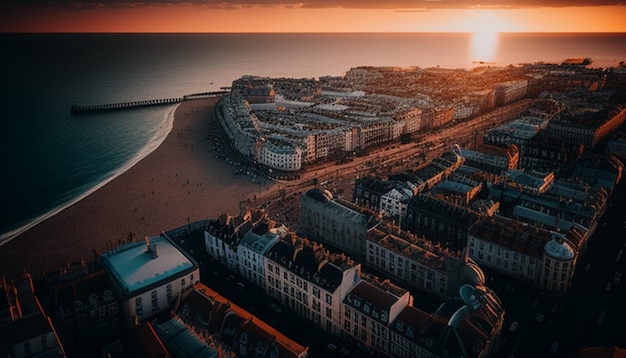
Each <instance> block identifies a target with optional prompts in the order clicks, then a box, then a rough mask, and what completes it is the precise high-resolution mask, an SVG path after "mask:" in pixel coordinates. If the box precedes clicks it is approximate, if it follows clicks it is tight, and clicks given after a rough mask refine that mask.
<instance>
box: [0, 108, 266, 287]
mask: <svg viewBox="0 0 626 358" xmlns="http://www.w3.org/2000/svg"><path fill="white" fill-rule="evenodd" d="M217 100H218V99H215V98H210V99H199V100H193V101H186V102H183V103H181V104H180V105H179V107H178V108H177V109H176V111H175V114H174V117H175V119H174V124H173V128H172V130H171V132H170V133H169V135H168V136H167V138H166V139H165V140H164V141H163V143H161V145H160V146H159V147H158V148H157V149H156V150H155V151H153V152H152V153H150V154H149V155H148V156H146V157H145V158H143V159H142V160H141V161H139V162H138V163H137V164H136V165H134V166H133V167H132V168H130V169H129V170H127V171H126V172H124V173H123V174H121V175H120V176H118V177H117V178H115V179H114V180H112V181H111V182H109V183H108V184H106V185H105V186H103V187H102V188H100V189H98V190H97V191H95V192H94V193H92V194H91V195H89V196H87V197H86V198H84V199H82V200H80V201H79V202H77V203H75V204H74V205H72V206H70V207H68V208H66V209H65V210H63V211H61V212H60V213H58V214H57V215H55V216H53V217H51V218H49V219H47V220H46V221H43V222H41V223H40V224H38V225H36V226H34V227H33V228H31V229H29V230H28V231H26V232H24V233H22V234H21V235H19V236H18V237H16V238H14V239H13V240H11V241H10V242H8V243H6V244H4V245H3V246H0V274H4V275H5V276H6V277H14V276H15V275H16V274H17V273H19V272H21V271H22V270H23V269H26V270H28V271H29V272H31V273H32V274H33V275H35V276H36V275H38V274H39V273H41V272H42V271H44V270H45V271H48V272H51V271H55V270H57V269H58V268H59V267H61V266H62V265H64V264H65V263H66V262H68V261H69V262H76V261H79V260H80V259H81V257H82V258H85V260H90V259H91V258H93V251H94V250H96V251H97V252H98V253H101V252H103V251H105V250H106V248H107V245H108V244H109V243H117V242H118V241H119V240H124V239H126V238H127V237H128V236H129V233H131V232H133V233H135V234H136V235H137V237H138V238H142V237H144V236H156V235H158V234H159V233H160V232H161V231H167V230H170V229H174V228H176V227H180V226H183V225H186V224H187V222H188V221H190V222H194V221H197V220H201V219H206V218H213V217H217V216H219V215H220V214H222V213H225V212H226V213H230V214H234V215H236V214H237V213H238V212H239V202H240V201H242V200H246V199H248V198H250V197H253V196H254V195H258V194H260V193H261V192H265V191H266V189H267V186H268V185H270V184H271V183H270V182H267V181H266V182H265V183H263V184H264V185H262V186H261V185H259V184H256V183H253V182H251V180H250V177H248V176H245V175H242V176H234V175H233V173H234V171H235V170H236V169H237V168H236V167H234V166H232V165H230V164H228V163H227V162H225V161H223V160H220V159H217V158H216V157H215V153H213V152H212V146H213V144H212V141H213V138H208V135H207V133H208V131H209V128H210V124H211V120H212V116H213V106H214V105H215V103H217Z"/></svg>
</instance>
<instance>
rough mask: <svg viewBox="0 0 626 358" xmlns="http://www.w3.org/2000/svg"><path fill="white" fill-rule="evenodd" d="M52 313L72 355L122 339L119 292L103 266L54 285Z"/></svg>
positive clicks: (97, 349)
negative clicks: (80, 276)
mask: <svg viewBox="0 0 626 358" xmlns="http://www.w3.org/2000/svg"><path fill="white" fill-rule="evenodd" d="M48 312H49V315H50V316H51V318H52V322H53V324H54V326H55V327H56V330H57V332H58V335H59V337H60V339H61V340H62V342H63V346H64V348H65V351H66V352H67V354H68V355H69V356H77V357H78V356H90V355H91V356H93V355H97V354H100V350H101V347H103V346H105V345H107V344H110V343H112V342H114V341H115V340H117V339H118V337H119V336H120V333H121V324H120V322H121V320H120V317H121V312H120V309H119V303H118V296H117V293H116V292H115V290H114V288H113V285H112V283H111V281H110V280H109V277H108V276H107V275H106V273H105V272H104V271H102V270H100V271H97V272H95V273H93V274H90V275H88V276H86V277H82V278H79V279H77V280H74V281H71V282H68V283H65V284H61V285H59V286H57V287H55V288H54V295H53V300H52V303H51V305H50V307H49V310H48Z"/></svg>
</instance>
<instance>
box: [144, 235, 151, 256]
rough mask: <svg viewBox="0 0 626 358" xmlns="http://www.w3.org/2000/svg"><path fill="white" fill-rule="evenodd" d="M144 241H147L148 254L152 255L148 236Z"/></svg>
mask: <svg viewBox="0 0 626 358" xmlns="http://www.w3.org/2000/svg"><path fill="white" fill-rule="evenodd" d="M144 240H145V241H146V252H147V253H152V248H151V247H150V240H149V239H148V237H147V236H146V237H145V238H144Z"/></svg>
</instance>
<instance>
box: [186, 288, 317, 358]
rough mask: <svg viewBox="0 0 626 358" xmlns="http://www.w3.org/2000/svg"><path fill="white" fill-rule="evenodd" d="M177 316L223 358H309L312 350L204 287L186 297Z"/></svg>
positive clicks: (190, 292) (195, 289)
mask: <svg viewBox="0 0 626 358" xmlns="http://www.w3.org/2000/svg"><path fill="white" fill-rule="evenodd" d="M177 312H178V316H179V317H180V319H181V320H182V321H183V322H184V323H185V324H186V325H187V326H188V327H189V329H190V330H191V331H193V332H197V334H198V335H199V336H200V337H202V339H203V340H204V341H205V342H207V343H208V344H209V345H210V346H212V347H214V348H216V349H217V350H219V351H220V352H222V353H223V354H225V353H229V352H232V353H234V354H237V355H238V356H240V357H267V358H275V357H285V358H306V357H307V356H308V347H304V346H302V345H301V344H299V343H297V342H295V341H293V340H291V339H290V338H288V337H287V336H285V335H284V334H283V333H281V332H279V331H277V330H276V329H275V328H273V327H271V326H270V325H268V324H267V323H265V322H263V321H262V320H260V319H258V318H257V317H255V316H254V315H252V314H251V313H249V312H248V311H246V310H244V309H243V308H241V307H239V306H237V305H235V304H234V303H232V302H230V301H229V300H227V299H226V298H224V297H222V296H221V295H219V294H218V293H217V292H215V291H214V290H212V289H211V288H209V287H207V286H205V285H203V284H201V283H198V284H196V285H195V286H194V288H193V290H190V291H187V292H185V293H184V294H183V296H182V299H181V303H180V306H179V308H178V310H177ZM194 357H195V355H194Z"/></svg>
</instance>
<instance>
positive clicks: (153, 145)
mask: <svg viewBox="0 0 626 358" xmlns="http://www.w3.org/2000/svg"><path fill="white" fill-rule="evenodd" d="M179 105H180V103H178V104H176V105H175V106H172V107H171V108H169V109H168V110H167V111H166V112H165V113H164V114H163V117H164V118H163V121H161V122H160V125H159V127H158V128H157V130H156V132H155V133H154V135H153V136H152V138H150V140H149V141H148V143H146V145H145V146H144V147H143V148H142V149H141V150H140V151H138V152H137V153H136V154H135V155H134V156H133V157H131V158H130V159H129V160H128V161H127V162H126V163H125V164H124V165H122V166H121V167H119V168H118V169H117V170H115V171H113V172H111V173H109V174H108V175H106V176H105V178H104V180H102V181H100V182H98V183H97V184H96V185H95V186H93V187H91V188H89V189H88V190H86V191H84V192H82V193H79V195H78V196H76V197H75V198H73V199H72V200H70V201H68V202H66V203H63V204H61V205H59V206H57V207H55V208H53V209H52V210H50V211H48V212H46V213H45V214H42V215H40V216H38V217H36V218H34V219H32V220H30V221H28V222H27V223H26V224H24V225H22V226H20V227H18V228H16V229H13V230H10V231H7V232H5V233H3V234H1V235H0V246H2V245H4V244H6V243H7V242H9V241H11V240H13V239H15V238H16V237H18V236H19V235H20V234H22V233H23V232H25V231H27V230H29V229H31V228H32V227H34V226H36V225H37V224H39V223H41V222H43V221H45V220H47V219H49V218H51V217H53V216H55V215H56V214H58V213H60V212H62V211H63V210H65V209H66V208H68V207H70V206H72V205H74V204H76V203H77V202H79V201H81V200H83V199H84V198H86V197H88V196H89V195H91V194H92V193H94V192H95V191H97V190H98V189H100V188H102V187H103V186H105V185H106V184H108V183H109V182H110V181H111V180H113V179H115V178H117V177H118V176H120V175H122V174H123V173H124V172H126V171H127V170H128V169H130V168H132V167H133V166H134V165H135V164H137V163H138V162H139V161H141V160H142V159H143V158H145V157H147V156H148V155H149V154H150V153H152V152H153V151H154V150H156V149H157V148H158V147H159V146H160V145H161V143H163V141H164V140H165V138H167V136H168V134H169V133H170V132H171V131H172V128H173V125H174V112H176V109H177V108H178V106H179Z"/></svg>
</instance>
